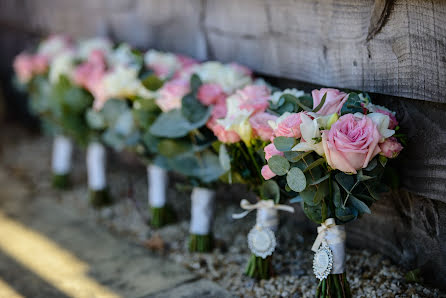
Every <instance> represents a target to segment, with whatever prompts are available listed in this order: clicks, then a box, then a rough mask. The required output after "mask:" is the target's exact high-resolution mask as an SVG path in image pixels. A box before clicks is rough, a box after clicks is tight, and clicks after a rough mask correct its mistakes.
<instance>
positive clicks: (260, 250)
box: [248, 225, 276, 259]
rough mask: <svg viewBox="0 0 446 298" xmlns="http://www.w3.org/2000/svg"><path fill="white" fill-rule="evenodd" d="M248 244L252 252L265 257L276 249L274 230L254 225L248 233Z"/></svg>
mask: <svg viewBox="0 0 446 298" xmlns="http://www.w3.org/2000/svg"><path fill="white" fill-rule="evenodd" d="M248 246H249V249H250V250H251V251H252V253H253V254H255V255H256V256H258V257H261V258H263V259H265V258H266V257H267V256H270V255H272V254H273V252H274V250H275V249H276V237H275V236H274V232H273V231H272V230H271V229H269V228H265V227H262V226H259V225H256V226H254V228H252V229H251V231H249V234H248Z"/></svg>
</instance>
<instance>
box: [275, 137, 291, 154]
mask: <svg viewBox="0 0 446 298" xmlns="http://www.w3.org/2000/svg"><path fill="white" fill-rule="evenodd" d="M295 143H296V139H294V138H287V137H276V138H275V139H274V146H275V147H276V149H277V150H279V151H282V152H285V151H291V149H292V148H293V147H294V144H295Z"/></svg>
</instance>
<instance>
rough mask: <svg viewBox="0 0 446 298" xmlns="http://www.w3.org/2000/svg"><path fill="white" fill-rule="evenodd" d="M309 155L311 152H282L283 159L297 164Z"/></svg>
mask: <svg viewBox="0 0 446 298" xmlns="http://www.w3.org/2000/svg"><path fill="white" fill-rule="evenodd" d="M309 154H311V152H298V151H286V152H284V155H285V158H286V159H288V160H289V161H290V162H298V161H299V160H301V159H302V158H304V157H305V156H307V155H309Z"/></svg>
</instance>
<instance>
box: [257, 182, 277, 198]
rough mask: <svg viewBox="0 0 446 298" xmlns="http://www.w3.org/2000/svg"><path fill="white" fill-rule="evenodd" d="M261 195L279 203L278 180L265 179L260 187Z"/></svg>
mask: <svg viewBox="0 0 446 298" xmlns="http://www.w3.org/2000/svg"><path fill="white" fill-rule="evenodd" d="M260 197H261V198H262V200H273V201H274V202H276V203H279V199H280V189H279V186H278V185H277V183H276V181H274V180H268V181H265V182H264V183H263V184H262V186H261V187H260Z"/></svg>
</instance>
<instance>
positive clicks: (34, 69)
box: [13, 53, 48, 83]
mask: <svg viewBox="0 0 446 298" xmlns="http://www.w3.org/2000/svg"><path fill="white" fill-rule="evenodd" d="M13 67H14V71H15V72H16V74H17V77H18V79H19V80H20V81H21V82H23V83H27V82H29V80H31V79H32V77H33V76H35V75H38V74H43V73H45V72H46V71H47V70H48V58H47V57H45V56H43V55H40V54H36V55H30V54H26V53H21V54H19V55H18V56H17V57H16V58H15V59H14V64H13Z"/></svg>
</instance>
